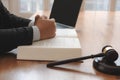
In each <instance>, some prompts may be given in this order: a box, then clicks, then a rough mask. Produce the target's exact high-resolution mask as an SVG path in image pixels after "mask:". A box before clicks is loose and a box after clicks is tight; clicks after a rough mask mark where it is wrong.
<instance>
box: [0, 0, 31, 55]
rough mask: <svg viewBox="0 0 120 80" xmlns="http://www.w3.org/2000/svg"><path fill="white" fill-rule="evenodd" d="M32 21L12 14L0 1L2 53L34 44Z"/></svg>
mask: <svg viewBox="0 0 120 80" xmlns="http://www.w3.org/2000/svg"><path fill="white" fill-rule="evenodd" d="M29 22H30V20H28V19H25V18H21V17H18V16H15V15H13V14H11V13H10V12H9V11H8V10H7V9H6V8H5V7H4V5H3V4H2V2H1V0H0V53H1V52H2V53H3V52H7V51H10V50H12V49H14V48H16V47H17V46H20V45H29V44H32V39H33V29H32V27H28V24H29Z"/></svg>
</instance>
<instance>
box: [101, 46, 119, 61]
mask: <svg viewBox="0 0 120 80" xmlns="http://www.w3.org/2000/svg"><path fill="white" fill-rule="evenodd" d="M102 52H103V53H104V54H105V56H104V58H103V60H105V61H106V62H108V63H113V62H114V61H116V60H117V59H118V53H117V51H115V49H113V48H112V46H110V45H107V46H105V47H103V49H102Z"/></svg>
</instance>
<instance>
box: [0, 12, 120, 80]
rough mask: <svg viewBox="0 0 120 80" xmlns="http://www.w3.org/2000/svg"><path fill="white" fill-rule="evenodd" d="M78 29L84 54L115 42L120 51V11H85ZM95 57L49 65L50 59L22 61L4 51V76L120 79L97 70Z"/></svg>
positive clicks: (5, 79)
mask: <svg viewBox="0 0 120 80" xmlns="http://www.w3.org/2000/svg"><path fill="white" fill-rule="evenodd" d="M76 30H77V31H78V36H79V39H80V43H81V46H82V48H81V56H86V55H90V54H97V53H100V52H101V50H102V48H103V46H105V45H108V44H109V45H112V46H113V47H114V48H115V50H116V51H118V53H119V52H120V12H117V11H116V12H109V11H85V12H81V13H80V15H79V18H78V21H77V25H76ZM92 62H93V59H89V60H85V61H84V62H83V63H79V62H78V63H70V64H65V65H61V66H58V67H57V68H47V67H46V64H47V63H48V62H42V61H18V60H16V56H15V55H14V54H6V55H0V80H120V77H119V76H113V75H107V74H104V73H101V72H98V71H96V70H95V69H94V68H93V66H92Z"/></svg>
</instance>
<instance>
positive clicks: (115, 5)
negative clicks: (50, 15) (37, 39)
mask: <svg viewBox="0 0 120 80" xmlns="http://www.w3.org/2000/svg"><path fill="white" fill-rule="evenodd" d="M2 2H3V3H4V4H5V6H6V7H7V8H8V9H9V10H10V11H11V12H12V13H15V14H17V15H19V16H23V17H26V18H28V17H30V16H32V15H33V14H34V13H35V12H39V11H48V10H51V7H52V4H53V2H54V0H2ZM63 6H65V5H64V4H63ZM90 10H93V11H120V0H83V4H82V7H81V11H90Z"/></svg>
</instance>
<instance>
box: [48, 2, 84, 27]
mask: <svg viewBox="0 0 120 80" xmlns="http://www.w3.org/2000/svg"><path fill="white" fill-rule="evenodd" d="M81 4H82V0H54V3H53V6H52V10H51V14H50V18H55V20H56V22H58V23H62V24H65V25H69V26H73V27H75V24H76V22H77V18H78V14H79V11H80V7H81Z"/></svg>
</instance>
